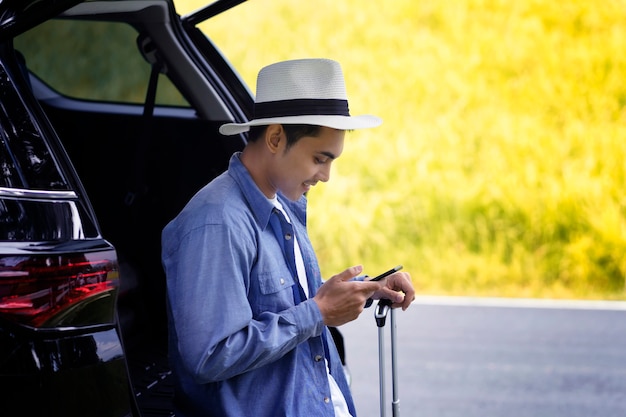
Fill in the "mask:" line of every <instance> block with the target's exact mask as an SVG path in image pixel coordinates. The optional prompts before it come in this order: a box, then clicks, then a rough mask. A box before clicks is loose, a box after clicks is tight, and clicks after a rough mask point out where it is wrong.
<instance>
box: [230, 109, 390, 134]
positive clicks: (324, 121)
mask: <svg viewBox="0 0 626 417" xmlns="http://www.w3.org/2000/svg"><path fill="white" fill-rule="evenodd" d="M382 122H383V121H382V120H381V119H380V118H379V117H376V116H372V115H369V114H365V115H361V116H320V115H309V116H283V117H272V118H267V119H255V120H250V121H249V122H246V123H226V124H223V125H222V126H220V133H221V134H222V135H226V136H230V135H237V134H239V133H244V132H247V131H248V130H250V126H264V125H273V124H290V125H295V124H303V125H313V126H325V127H330V128H333V129H339V130H354V129H367V128H371V127H376V126H380V124H381V123H382Z"/></svg>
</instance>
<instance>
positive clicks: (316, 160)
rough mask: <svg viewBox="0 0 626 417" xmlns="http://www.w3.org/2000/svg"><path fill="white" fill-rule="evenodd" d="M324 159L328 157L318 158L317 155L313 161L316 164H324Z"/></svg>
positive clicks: (326, 159)
mask: <svg viewBox="0 0 626 417" xmlns="http://www.w3.org/2000/svg"><path fill="white" fill-rule="evenodd" d="M326 161H328V158H320V157H319V156H316V157H315V163H316V164H325V163H326Z"/></svg>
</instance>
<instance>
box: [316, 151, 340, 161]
mask: <svg viewBox="0 0 626 417" xmlns="http://www.w3.org/2000/svg"><path fill="white" fill-rule="evenodd" d="M320 153H321V154H322V155H324V156H327V157H329V158H330V159H336V158H337V156H336V155H335V154H334V153H332V152H328V151H321V152H320Z"/></svg>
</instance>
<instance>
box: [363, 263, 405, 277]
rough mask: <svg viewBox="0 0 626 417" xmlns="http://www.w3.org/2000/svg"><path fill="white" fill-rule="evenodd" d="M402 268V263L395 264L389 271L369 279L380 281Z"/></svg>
mask: <svg viewBox="0 0 626 417" xmlns="http://www.w3.org/2000/svg"><path fill="white" fill-rule="evenodd" d="M401 269H402V265H398V266H395V267H393V268H391V269H390V270H389V271H385V272H383V273H382V274H380V275H378V276H377V277H374V278H372V279H370V280H369V281H380V280H381V279H383V278H385V277H388V276H389V275H391V274H393V273H394V272H398V271H399V270H401Z"/></svg>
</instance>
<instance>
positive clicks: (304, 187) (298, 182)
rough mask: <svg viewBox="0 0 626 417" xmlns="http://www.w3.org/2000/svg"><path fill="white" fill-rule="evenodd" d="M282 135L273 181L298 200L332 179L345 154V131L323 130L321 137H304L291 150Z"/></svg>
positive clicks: (325, 128) (277, 188) (275, 186)
mask: <svg viewBox="0 0 626 417" xmlns="http://www.w3.org/2000/svg"><path fill="white" fill-rule="evenodd" d="M282 135H283V137H282V138H281V141H280V143H281V145H280V151H279V152H277V153H276V159H275V161H276V163H275V164H274V169H273V175H272V179H271V181H272V185H273V187H274V188H275V189H276V190H277V191H281V192H282V193H283V194H284V195H285V197H287V198H288V199H290V200H292V201H296V200H298V199H299V198H300V197H302V195H303V194H304V193H306V192H307V191H309V189H310V188H311V187H312V186H314V185H315V184H317V182H318V181H322V182H326V181H328V180H329V179H330V167H331V165H332V163H333V161H334V160H335V159H337V158H338V157H339V155H341V152H342V151H343V141H344V136H345V131H344V130H336V129H332V128H329V127H322V128H321V130H320V132H319V135H318V136H315V137H312V136H305V137H302V138H301V139H300V140H298V141H297V142H296V143H295V144H294V145H293V146H292V147H291V148H289V149H286V147H285V145H286V141H287V138H286V137H284V132H283V133H282Z"/></svg>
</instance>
